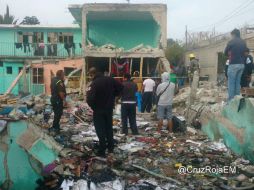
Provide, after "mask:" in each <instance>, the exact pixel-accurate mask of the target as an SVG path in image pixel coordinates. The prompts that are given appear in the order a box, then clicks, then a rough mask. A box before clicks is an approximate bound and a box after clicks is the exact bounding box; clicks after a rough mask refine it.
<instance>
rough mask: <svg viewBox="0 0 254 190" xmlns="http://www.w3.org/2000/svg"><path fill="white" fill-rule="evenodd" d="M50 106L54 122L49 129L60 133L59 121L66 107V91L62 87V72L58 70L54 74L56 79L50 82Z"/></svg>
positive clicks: (63, 86)
mask: <svg viewBox="0 0 254 190" xmlns="http://www.w3.org/2000/svg"><path fill="white" fill-rule="evenodd" d="M50 88H51V99H50V101H51V105H52V107H53V111H54V121H53V126H52V128H50V131H51V130H54V131H55V132H56V133H58V132H59V131H60V124H59V122H60V119H61V117H62V115H63V108H64V106H65V105H66V102H65V98H66V89H65V85H64V71H63V70H58V71H57V72H56V77H54V78H52V80H51V85H50Z"/></svg>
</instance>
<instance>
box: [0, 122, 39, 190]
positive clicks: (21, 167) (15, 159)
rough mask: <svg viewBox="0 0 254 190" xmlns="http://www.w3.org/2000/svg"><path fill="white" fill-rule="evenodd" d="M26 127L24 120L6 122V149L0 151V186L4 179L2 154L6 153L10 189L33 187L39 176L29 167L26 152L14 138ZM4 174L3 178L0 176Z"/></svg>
mask: <svg viewBox="0 0 254 190" xmlns="http://www.w3.org/2000/svg"><path fill="white" fill-rule="evenodd" d="M26 129H27V124H26V122H24V121H19V122H11V123H9V124H8V128H7V130H8V138H7V140H6V144H8V151H7V152H6V153H4V152H1V151H0V162H1V163H0V171H1V172H0V177H1V178H0V186H1V184H2V183H3V182H4V181H5V179H6V178H5V174H3V172H2V171H5V170H4V163H3V159H2V158H3V156H4V155H5V154H7V162H8V170H9V175H10V179H11V181H12V182H13V186H12V188H11V189H10V190H21V189H27V190H29V189H34V188H35V186H36V183H35V182H36V180H37V179H38V178H40V175H38V174H37V173H36V172H35V171H34V169H33V168H32V167H31V165H30V164H31V160H30V158H29V156H28V154H27V153H26V152H25V151H24V150H23V149H22V148H20V147H19V145H18V144H17V143H16V139H17V138H18V137H19V136H20V135H21V134H22V133H23V132H24V131H25V130H26ZM2 176H4V178H2Z"/></svg>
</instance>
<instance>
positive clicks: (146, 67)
mask: <svg viewBox="0 0 254 190" xmlns="http://www.w3.org/2000/svg"><path fill="white" fill-rule="evenodd" d="M69 10H70V12H71V13H72V15H73V16H74V18H75V19H76V21H77V22H78V23H79V24H80V25H81V26H82V37H83V47H84V55H85V58H84V65H85V66H84V69H86V70H87V69H89V68H91V67H96V68H97V69H98V70H99V71H101V72H104V73H105V72H106V73H109V74H111V75H112V76H114V77H122V74H123V73H124V72H130V73H131V74H133V72H134V71H138V72H139V74H140V76H141V77H143V76H147V74H156V73H160V72H162V71H164V70H166V71H169V70H170V67H169V62H168V61H167V59H165V55H164V50H165V49H166V47H167V24H166V23H167V19H166V18H167V7H166V5H162V4H84V5H71V6H69Z"/></svg>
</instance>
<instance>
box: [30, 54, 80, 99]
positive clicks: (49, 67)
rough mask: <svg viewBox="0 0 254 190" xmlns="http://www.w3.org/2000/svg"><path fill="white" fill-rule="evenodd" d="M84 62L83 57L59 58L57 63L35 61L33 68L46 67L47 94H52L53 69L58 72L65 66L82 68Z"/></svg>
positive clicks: (45, 82)
mask: <svg viewBox="0 0 254 190" xmlns="http://www.w3.org/2000/svg"><path fill="white" fill-rule="evenodd" d="M82 64H83V60H82V59H80V58H79V59H68V60H59V61H58V62H57V63H55V62H53V63H50V62H47V63H36V64H35V63H34V64H32V68H44V84H45V92H46V94H50V83H51V71H52V72H53V73H54V75H55V74H56V72H57V71H58V70H64V68H65V67H72V68H81V67H82Z"/></svg>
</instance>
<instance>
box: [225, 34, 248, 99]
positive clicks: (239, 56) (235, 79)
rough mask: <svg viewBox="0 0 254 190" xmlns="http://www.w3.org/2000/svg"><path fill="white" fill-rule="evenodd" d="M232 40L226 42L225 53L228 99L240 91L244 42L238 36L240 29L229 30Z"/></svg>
mask: <svg viewBox="0 0 254 190" xmlns="http://www.w3.org/2000/svg"><path fill="white" fill-rule="evenodd" d="M231 36H232V40H231V41H229V42H228V44H227V47H226V49H225V55H226V56H228V58H229V66H228V73H227V74H228V101H230V100H232V99H233V98H234V97H235V96H236V95H240V92H241V85H240V83H241V77H242V74H243V70H244V61H245V56H244V52H245V50H246V48H247V46H246V43H245V41H244V40H242V39H241V37H240V31H239V30H238V29H234V30H233V31H232V32H231Z"/></svg>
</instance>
